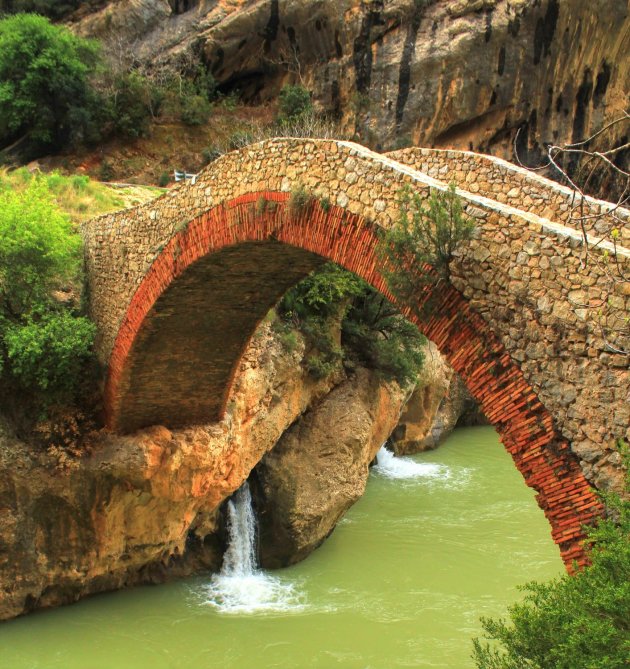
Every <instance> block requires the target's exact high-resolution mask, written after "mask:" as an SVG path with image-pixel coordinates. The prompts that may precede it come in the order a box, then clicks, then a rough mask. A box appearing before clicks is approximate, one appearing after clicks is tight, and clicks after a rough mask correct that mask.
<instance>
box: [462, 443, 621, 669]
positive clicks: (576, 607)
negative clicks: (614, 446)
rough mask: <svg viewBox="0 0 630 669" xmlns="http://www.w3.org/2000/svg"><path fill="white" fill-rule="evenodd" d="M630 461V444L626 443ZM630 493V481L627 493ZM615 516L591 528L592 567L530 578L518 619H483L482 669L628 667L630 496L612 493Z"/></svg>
mask: <svg viewBox="0 0 630 669" xmlns="http://www.w3.org/2000/svg"><path fill="white" fill-rule="evenodd" d="M621 448H622V452H624V453H625V461H626V466H627V465H628V464H630V458H629V457H628V447H627V446H626V445H623V444H622V446H621ZM628 492H630V481H629V480H628V479H627V483H626V493H628ZM607 502H608V505H609V507H612V508H613V517H615V518H616V520H613V519H606V520H603V521H601V522H600V523H599V525H598V526H597V527H596V528H595V529H593V530H590V532H589V539H590V541H591V542H592V548H591V552H590V558H591V563H592V564H591V565H590V566H588V567H586V568H584V569H583V570H582V571H579V572H578V573H577V574H575V576H569V575H564V576H562V577H560V578H557V579H554V580H552V581H550V582H548V583H536V582H533V583H528V584H527V585H526V586H524V588H523V590H524V591H525V593H526V595H525V599H524V601H523V602H521V603H519V604H515V605H514V606H512V607H510V609H509V615H510V620H509V621H505V620H494V619H482V624H483V627H484V630H485V632H486V638H487V639H489V640H491V642H492V643H488V642H487V641H481V640H479V639H475V640H474V642H473V643H474V654H473V658H474V660H475V663H476V665H477V667H478V669H585V668H588V669H622V667H627V666H628V660H629V659H630V501H628V498H626V499H625V500H621V499H619V498H618V497H608V498H607Z"/></svg>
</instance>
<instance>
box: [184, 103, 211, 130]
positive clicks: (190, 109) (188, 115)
mask: <svg viewBox="0 0 630 669" xmlns="http://www.w3.org/2000/svg"><path fill="white" fill-rule="evenodd" d="M211 113H212V105H211V104H210V103H209V102H208V99H207V98H205V97H203V96H202V95H188V96H186V97H183V98H182V100H181V111H180V114H179V117H180V119H181V120H182V122H183V123H185V124H186V125H190V126H195V125H204V124H205V123H207V122H208V119H209V118H210V114H211Z"/></svg>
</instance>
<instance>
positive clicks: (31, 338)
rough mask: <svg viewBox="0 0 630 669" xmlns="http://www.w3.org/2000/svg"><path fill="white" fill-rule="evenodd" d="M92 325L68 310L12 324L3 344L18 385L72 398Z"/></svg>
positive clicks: (87, 355)
mask: <svg viewBox="0 0 630 669" xmlns="http://www.w3.org/2000/svg"><path fill="white" fill-rule="evenodd" d="M95 334H96V326H95V325H94V323H92V322H91V321H90V320H88V319H87V318H85V317H82V316H74V315H73V314H71V313H69V312H68V311H61V312H59V313H47V314H45V315H44V316H43V317H42V318H41V319H40V320H38V321H30V322H28V323H27V324H26V325H12V326H9V327H8V328H7V329H6V332H5V334H4V341H5V345H6V351H7V358H8V362H9V366H10V368H11V373H12V375H13V377H14V378H15V379H16V380H17V381H18V383H19V384H20V386H21V387H22V388H23V389H25V390H27V391H32V389H33V388H36V389H37V390H39V391H41V392H43V393H50V394H52V395H53V396H54V399H55V401H57V402H58V401H60V400H61V399H67V400H69V401H71V400H72V399H73V396H72V395H73V392H74V390H75V387H76V383H77V380H78V379H79V377H80V374H81V372H82V370H83V367H84V365H85V363H86V362H87V361H88V360H90V358H91V354H92V344H93V342H94V336H95Z"/></svg>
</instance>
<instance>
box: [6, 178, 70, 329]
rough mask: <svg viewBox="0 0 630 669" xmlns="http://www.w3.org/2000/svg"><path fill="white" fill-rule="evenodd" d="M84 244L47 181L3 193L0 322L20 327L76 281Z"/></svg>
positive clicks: (36, 182) (34, 182) (35, 182)
mask: <svg viewBox="0 0 630 669" xmlns="http://www.w3.org/2000/svg"><path fill="white" fill-rule="evenodd" d="M80 250H81V239H80V237H79V235H77V234H76V233H75V232H74V230H73V227H72V223H71V222H70V221H69V219H68V218H67V217H66V216H64V215H63V214H62V213H61V212H60V211H59V209H58V207H57V206H56V205H55V203H54V202H53V199H52V197H51V195H50V193H49V192H48V189H47V188H46V186H45V185H44V183H42V182H38V181H36V180H34V181H33V182H32V183H31V184H30V185H29V186H28V187H27V188H26V189H25V190H24V191H23V192H16V191H14V190H11V189H7V190H5V191H4V192H0V318H2V317H4V318H5V319H8V320H10V321H13V322H20V321H21V320H22V319H24V318H27V317H30V316H31V315H32V314H34V313H37V312H39V311H41V310H42V308H45V306H46V304H47V303H48V300H49V299H50V298H49V296H50V293H51V291H52V290H54V289H56V288H59V287H61V286H63V284H64V283H66V282H69V281H70V280H72V279H74V278H75V277H76V275H77V273H78V269H79V262H80Z"/></svg>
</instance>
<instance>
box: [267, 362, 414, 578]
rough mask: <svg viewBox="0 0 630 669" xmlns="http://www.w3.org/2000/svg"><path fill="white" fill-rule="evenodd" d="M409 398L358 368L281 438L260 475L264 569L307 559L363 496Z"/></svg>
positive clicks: (373, 375)
mask: <svg viewBox="0 0 630 669" xmlns="http://www.w3.org/2000/svg"><path fill="white" fill-rule="evenodd" d="M403 401H404V392H403V391H402V390H401V389H400V387H399V386H397V385H396V384H387V385H384V384H382V383H381V382H379V381H378V379H377V377H376V375H375V374H374V373H370V372H368V370H365V369H362V368H359V369H357V371H356V374H355V375H354V376H353V377H351V378H349V379H348V380H346V381H345V382H343V383H342V384H340V385H339V386H337V387H336V388H335V389H334V390H333V391H332V392H331V393H330V394H329V395H327V396H326V397H325V398H324V399H323V400H322V401H321V403H320V404H319V405H318V406H317V407H315V408H314V409H313V410H312V411H310V412H308V413H307V414H305V415H304V416H303V417H302V418H301V420H299V421H298V422H297V423H296V424H295V425H294V426H292V427H291V428H290V429H289V430H287V432H286V433H285V434H284V435H283V436H282V438H281V439H280V441H279V442H278V443H277V444H276V445H275V446H274V448H273V449H272V450H271V451H270V452H269V453H267V454H266V455H265V456H264V457H263V459H262V460H261V462H260V463H259V464H258V466H257V467H256V469H255V476H254V482H255V488H254V490H255V498H256V500H257V510H258V515H259V519H260V541H259V544H260V559H261V564H262V566H263V567H281V566H285V565H288V564H293V563H295V562H299V561H300V560H303V559H304V558H305V557H306V556H307V555H308V554H309V553H310V552H311V551H312V550H314V549H315V548H317V546H319V545H320V544H321V543H322V541H324V539H326V537H327V536H328V535H329V534H330V533H331V532H332V531H333V529H334V528H335V525H336V524H337V522H338V520H339V519H340V518H341V516H342V515H343V514H344V513H345V511H346V510H347V509H348V508H349V507H350V506H351V505H352V504H354V502H356V501H357V500H358V499H359V498H360V497H361V495H362V494H363V492H364V490H365V485H366V482H367V477H368V466H369V464H370V462H371V461H372V460H373V459H374V457H375V455H376V452H377V451H378V449H379V448H380V446H381V445H382V444H383V442H384V441H385V440H386V439H387V437H388V436H389V434H390V432H391V430H392V428H393V426H394V425H395V424H396V421H397V419H398V416H399V415H400V410H401V407H402V403H403Z"/></svg>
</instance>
